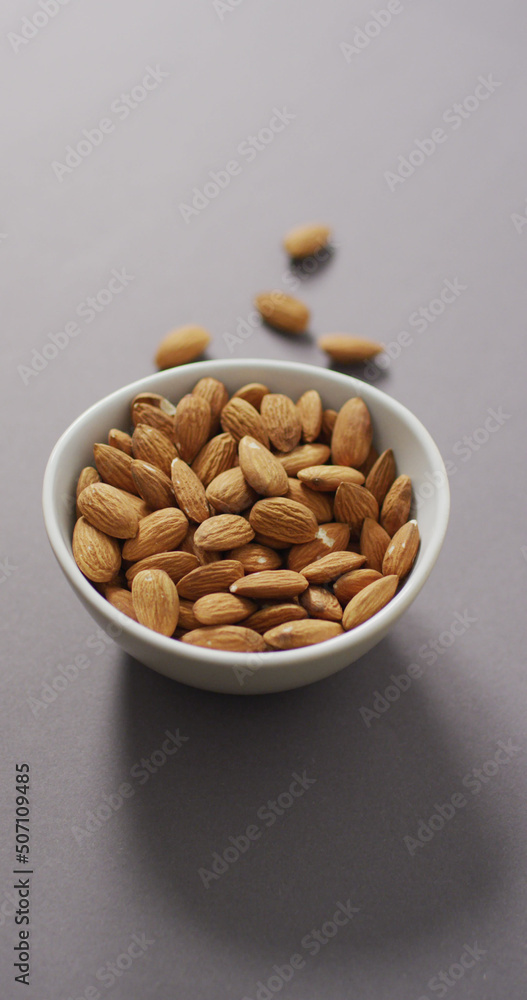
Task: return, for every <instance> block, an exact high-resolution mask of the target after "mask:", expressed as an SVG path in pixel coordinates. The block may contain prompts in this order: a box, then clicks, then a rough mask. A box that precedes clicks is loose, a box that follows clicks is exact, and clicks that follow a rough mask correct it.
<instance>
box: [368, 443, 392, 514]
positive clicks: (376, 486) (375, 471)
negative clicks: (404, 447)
mask: <svg viewBox="0 0 527 1000" xmlns="http://www.w3.org/2000/svg"><path fill="white" fill-rule="evenodd" d="M395 475H396V472H395V459H394V457H393V451H392V449H391V448H387V450H386V451H383V453H382V455H379V458H378V459H377V461H376V462H375V463H374V465H373V466H372V468H371V469H370V471H369V473H368V475H367V478H366V489H368V490H369V491H370V493H373V495H374V497H375V499H376V501H377V503H378V504H379V507H382V505H383V502H384V498H385V496H386V494H387V492H388V490H389V489H390V486H392V484H393V482H394V480H395Z"/></svg>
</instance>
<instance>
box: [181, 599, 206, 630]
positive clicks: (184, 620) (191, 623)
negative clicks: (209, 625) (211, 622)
mask: <svg viewBox="0 0 527 1000" xmlns="http://www.w3.org/2000/svg"><path fill="white" fill-rule="evenodd" d="M178 627H179V628H182V629H194V628H201V623H200V622H199V621H198V619H197V618H196V615H195V614H194V601H186V600H185V599H184V598H182V597H180V599H179V620H178ZM178 638H179V637H178Z"/></svg>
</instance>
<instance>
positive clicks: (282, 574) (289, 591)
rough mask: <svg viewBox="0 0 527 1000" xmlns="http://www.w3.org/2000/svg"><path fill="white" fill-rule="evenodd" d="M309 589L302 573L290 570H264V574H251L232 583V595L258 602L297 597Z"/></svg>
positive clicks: (230, 588)
mask: <svg viewBox="0 0 527 1000" xmlns="http://www.w3.org/2000/svg"><path fill="white" fill-rule="evenodd" d="M306 589H307V580H306V578H305V577H304V576H301V575H300V573H292V572H291V571H290V570H288V569H277V570H264V571H263V572H262V573H251V574H250V575H249V576H243V577H241V578H240V579H239V580H235V581H234V583H231V585H230V587H229V590H230V592H231V594H238V596H239V597H250V598H253V599H254V600H256V601H260V600H262V601H263V600H267V599H268V598H272V597H276V598H280V599H283V598H284V597H297V595H298V594H301V593H302V592H303V591H304V590H306Z"/></svg>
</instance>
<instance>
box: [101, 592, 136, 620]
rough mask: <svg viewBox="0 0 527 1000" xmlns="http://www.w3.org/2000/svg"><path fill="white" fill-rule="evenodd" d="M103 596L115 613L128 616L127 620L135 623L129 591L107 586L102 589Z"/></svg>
mask: <svg viewBox="0 0 527 1000" xmlns="http://www.w3.org/2000/svg"><path fill="white" fill-rule="evenodd" d="M104 596H105V598H106V600H107V601H109V603H110V604H111V605H112V607H114V608H117V611H121V612H122V614H123V615H128V617H129V618H132V619H133V620H134V621H137V615H136V613H135V611H134V602H133V599H132V595H131V593H130V591H129V590H125V589H124V587H116V586H112V585H111V584H109V585H108V586H106V587H105V588H104Z"/></svg>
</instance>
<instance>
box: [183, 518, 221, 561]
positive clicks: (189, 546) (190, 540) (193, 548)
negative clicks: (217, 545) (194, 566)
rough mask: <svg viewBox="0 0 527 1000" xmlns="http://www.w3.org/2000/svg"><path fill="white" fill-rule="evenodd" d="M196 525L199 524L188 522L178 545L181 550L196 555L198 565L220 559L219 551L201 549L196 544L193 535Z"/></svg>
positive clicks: (196, 528)
mask: <svg viewBox="0 0 527 1000" xmlns="http://www.w3.org/2000/svg"><path fill="white" fill-rule="evenodd" d="M198 527H199V525H197V524H189V526H188V531H187V533H186V535H185V537H184V539H183V541H182V542H181V544H180V546H179V548H180V550H181V552H189V553H190V554H191V555H193V556H196V559H197V560H198V563H199V565H200V566H206V565H207V564H208V563H211V562H218V560H219V559H221V553H220V552H206V551H205V549H201V548H200V547H199V545H196V542H195V540H194V536H195V534H196V531H197V530H198Z"/></svg>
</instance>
